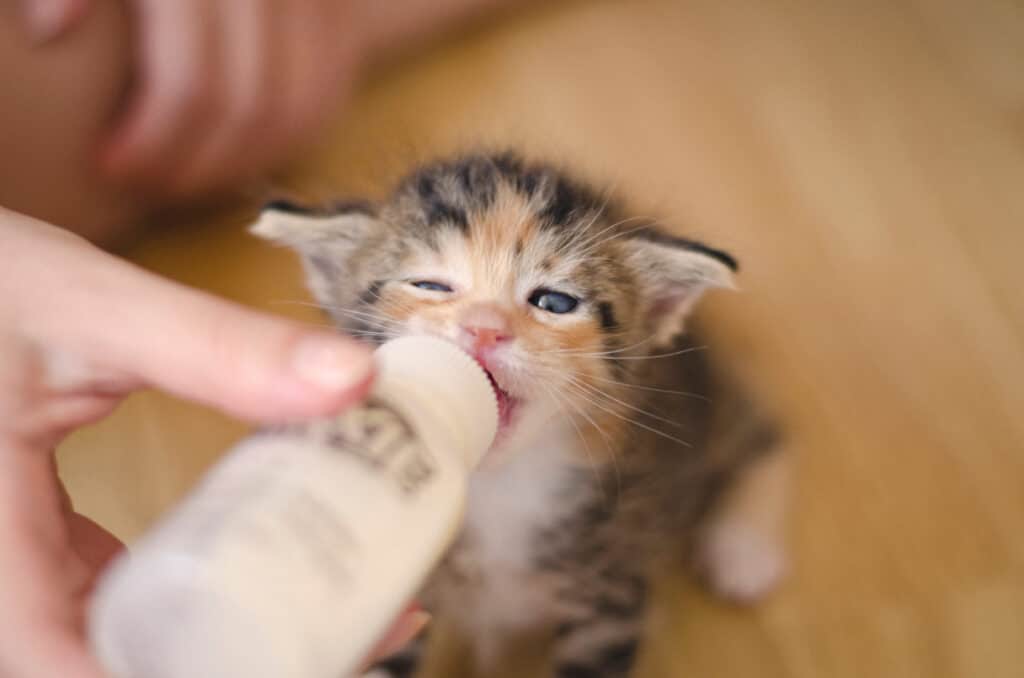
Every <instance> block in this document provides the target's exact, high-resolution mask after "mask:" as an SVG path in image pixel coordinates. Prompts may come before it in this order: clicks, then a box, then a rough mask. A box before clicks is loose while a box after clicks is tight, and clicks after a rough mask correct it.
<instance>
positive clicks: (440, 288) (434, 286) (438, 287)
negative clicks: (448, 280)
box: [412, 280, 452, 292]
mask: <svg viewBox="0 0 1024 678" xmlns="http://www.w3.org/2000/svg"><path fill="white" fill-rule="evenodd" d="M412 286H413V287H418V288H420V289H421V290H430V291H431V292H451V291H452V288H451V286H450V285H445V284H444V283H439V282H434V281H433V280H416V281H414V282H413V283H412Z"/></svg>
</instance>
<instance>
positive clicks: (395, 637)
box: [377, 610, 431, 657]
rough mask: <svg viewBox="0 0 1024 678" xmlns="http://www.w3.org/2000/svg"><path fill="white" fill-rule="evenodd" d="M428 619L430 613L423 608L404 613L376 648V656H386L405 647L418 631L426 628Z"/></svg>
mask: <svg viewBox="0 0 1024 678" xmlns="http://www.w3.org/2000/svg"><path fill="white" fill-rule="evenodd" d="M430 619H431V617H430V614H429V613H427V612H424V611H423V610H417V611H415V612H409V613H408V614H406V615H404V616H403V617H402V618H401V619H399V620H398V623H396V624H395V626H394V627H393V628H392V629H391V632H390V633H389V634H388V638H387V640H385V641H384V642H383V643H381V645H380V646H379V647H378V648H377V654H378V656H380V657H387V656H388V655H390V654H394V653H395V652H398V651H399V650H401V649H402V648H403V647H405V645H406V643H408V642H409V641H410V640H412V639H413V638H415V637H416V636H418V635H419V634H420V631H422V630H423V629H424V628H426V626H427V624H429V623H430Z"/></svg>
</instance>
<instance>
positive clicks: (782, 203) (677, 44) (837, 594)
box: [62, 0, 1024, 678]
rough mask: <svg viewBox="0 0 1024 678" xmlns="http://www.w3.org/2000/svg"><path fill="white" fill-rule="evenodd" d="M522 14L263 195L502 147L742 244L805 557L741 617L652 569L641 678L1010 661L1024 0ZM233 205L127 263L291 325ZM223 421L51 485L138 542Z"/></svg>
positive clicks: (797, 542) (351, 184)
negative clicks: (566, 167)
mask: <svg viewBox="0 0 1024 678" xmlns="http://www.w3.org/2000/svg"><path fill="white" fill-rule="evenodd" d="M540 5H541V6H539V7H536V8H535V9H531V10H528V11H526V12H522V13H514V14H512V15H511V16H510V17H508V18H506V19H504V20H502V21H501V22H499V23H497V24H494V25H489V26H483V27H480V28H479V29H475V30H473V31H470V32H469V33H467V34H465V35H463V36H461V37H459V38H458V39H456V40H453V41H451V42H450V43H448V44H446V45H444V46H442V47H440V48H438V49H435V50H433V51H431V52H429V53H427V54H421V55H418V56H415V57H413V58H411V59H408V60H405V61H402V62H400V63H398V64H395V65H394V66H393V67H391V68H389V69H387V71H386V72H384V73H381V74H379V75H378V76H377V77H376V78H374V80H373V81H372V82H371V83H369V85H368V86H367V87H366V88H365V89H364V90H363V91H362V92H361V93H360V95H359V96H358V97H357V99H356V101H355V102H354V103H353V104H352V105H351V106H350V107H349V108H348V109H347V111H346V113H345V115H344V116H343V117H342V118H341V119H340V124H339V126H338V128H337V130H336V132H335V133H333V134H332V136H331V137H330V138H329V139H326V140H324V142H323V143H322V145H321V146H320V147H319V148H318V149H317V151H316V152H315V153H312V154H310V155H309V157H308V158H305V159H304V161H303V162H302V163H301V166H299V167H297V168H296V169H295V171H294V172H292V173H290V174H289V175H287V176H286V177H284V178H282V180H281V181H280V182H279V184H278V185H277V186H276V188H278V189H284V188H286V189H290V190H294V191H297V192H298V193H299V194H300V195H304V196H307V197H314V198H322V197H326V196H329V195H332V194H341V195H352V194H361V193H364V192H365V193H371V194H372V193H379V192H380V190H381V189H382V187H383V186H384V185H385V184H386V183H387V182H388V181H389V179H390V178H392V177H393V176H394V175H395V174H396V173H397V172H400V171H401V170H402V169H403V168H404V167H406V166H407V165H408V164H409V163H410V162H411V161H413V160H414V159H416V158H422V157H427V156H429V155H431V154H433V153H436V152H440V151H448V150H452V149H456V148H463V147H466V146H470V145H474V144H478V143H480V142H486V143H489V144H495V145H497V144H502V145H505V144H508V145H514V146H519V147H523V148H525V149H526V150H527V151H530V152H534V153H539V154H541V155H543V156H545V157H553V158H555V159H560V160H564V161H565V162H567V163H569V164H571V165H575V166H578V167H580V168H581V169H582V171H583V172H584V173H585V174H587V175H589V176H592V177H594V178H596V179H599V180H602V181H607V182H610V183H612V184H614V185H615V186H617V187H618V189H619V190H620V191H621V192H623V193H625V194H627V195H630V196H632V197H633V198H635V200H636V201H637V202H638V203H640V204H643V205H649V206H650V207H649V209H650V213H651V214H654V215H660V216H662V217H664V220H665V222H666V223H670V224H672V225H674V226H675V227H678V228H679V229H680V230H681V231H685V232H688V233H690V234H693V235H696V236H699V237H703V238H706V239H708V240H709V241H711V242H713V243H715V244H717V245H720V246H723V247H725V248H727V249H730V250H731V251H733V252H735V253H736V254H737V255H738V256H739V257H740V259H741V260H742V262H743V265H744V268H743V272H742V276H741V279H740V284H741V286H742V288H743V293H742V294H738V295H726V294H720V295H716V296H714V297H712V298H711V299H710V303H709V304H708V307H707V308H708V311H709V313H708V315H709V316H711V318H712V320H713V321H714V323H715V327H716V328H717V330H716V334H715V341H716V342H718V343H719V344H721V345H722V346H725V347H731V348H732V349H733V350H734V355H735V360H736V362H737V363H738V365H739V367H740V369H741V370H742V371H743V372H744V373H745V374H747V375H749V377H750V378H751V379H752V380H753V382H754V383H755V384H756V386H757V388H759V389H760V391H761V392H762V393H763V394H764V395H765V397H767V398H769V399H770V400H771V402H773V403H774V404H775V405H776V406H777V408H778V410H779V411H780V412H781V413H782V414H783V416H784V417H785V418H786V420H787V421H788V422H789V424H790V426H791V428H792V431H793V435H794V446H795V448H796V452H797V455H798V458H799V459H798V461H799V488H798V492H797V496H796V499H795V508H796V510H795V514H794V519H793V530H792V532H793V552H794V558H795V572H794V575H793V577H792V579H791V580H790V581H789V583H788V584H787V585H786V586H785V587H784V589H783V590H782V591H780V592H779V594H778V595H776V596H775V597H773V598H772V599H771V600H770V601H769V602H767V603H765V604H763V605H761V606H758V607H756V608H753V609H735V608H731V607H728V606H724V605H722V604H720V603H718V602H716V601H714V600H712V599H711V598H709V597H707V596H706V595H705V594H703V593H702V592H701V591H699V590H698V589H697V588H696V587H694V586H693V585H691V584H690V583H688V581H687V580H686V578H685V577H683V576H682V575H681V576H680V577H679V578H678V579H673V580H671V581H667V582H665V583H664V584H663V585H662V586H661V588H660V590H659V592H658V593H659V595H658V596H657V605H656V610H655V614H654V625H653V626H654V629H653V634H652V635H653V637H652V640H651V642H650V644H649V645H648V646H647V648H646V650H645V654H644V658H643V661H642V666H641V670H640V675H641V676H647V677H652V678H653V677H655V676H696V677H700V678H733V677H743V678H749V677H752V676H758V677H761V676H764V677H769V678H770V677H776V676H778V677H781V676H793V677H798V678H822V677H828V678H843V677H847V676H848V677H850V678H863V677H871V678H884V677H890V676H891V677H893V678H908V677H913V676H921V677H924V678H953V677H963V678H968V677H970V678H1002V677H1004V676H1005V677H1010V676H1022V675H1024V529H1022V528H1024V293H1022V289H1021V287H1022V284H1024V275H1022V274H1021V272H1020V269H1021V265H1022V258H1024V5H1021V4H1020V3H1016V2H1014V1H1013V0H982V1H979V2H963V1H960V0H900V1H897V2H882V1H881V0H879V1H871V2H863V1H861V0H846V1H837V0H829V1H828V2H821V1H820V0H788V1H786V0H778V1H771V0H769V1H757V0H748V1H747V2H741V1H739V0H728V1H723V0H686V1H678V2H675V1H671V0H663V1H657V0H648V1H642V0H629V1H624V2H601V1H591V2H577V3H572V2H567V3H554V2H551V3H544V2H542V3H540ZM250 206H251V205H250ZM247 209H248V208H230V209H226V210H224V211H223V212H221V213H219V214H218V215H216V216H214V217H210V218H205V219H204V220H203V221H204V223H202V224H190V225H185V223H184V222H185V221H186V220H184V219H182V220H181V221H182V225H180V226H177V227H175V228H171V229H169V230H165V231H164V232H162V233H161V234H159V235H158V236H155V237H153V238H151V239H149V240H147V241H146V242H144V243H142V244H141V245H140V246H139V247H137V248H136V249H135V250H134V251H133V257H134V258H136V259H137V260H138V261H139V262H141V263H142V264H143V265H145V266H147V267H150V268H152V269H154V270H156V271H159V272H161V273H164V274H166V275H168V276H171V277H174V278H177V279H179V280H182V281H185V282H187V283H190V284H193V285H197V286H200V287H203V288H207V289H210V290H213V291H215V292H217V293H219V294H222V295H225V296H227V297H230V298H234V299H238V300H241V301H244V302H246V303H250V304H253V305H255V306H258V307H261V308H264V309H268V310H271V311H273V312H277V313H281V314H287V315H291V316H293V317H298V318H303V319H308V320H311V321H312V320H313V319H314V316H313V315H310V314H308V313H307V312H306V311H305V310H303V309H301V308H300V307H298V306H295V305H292V304H289V303H287V302H288V300H296V299H306V298H307V297H306V296H305V293H304V292H303V291H302V289H301V286H300V285H299V282H298V272H297V268H296V266H295V264H294V262H293V261H292V260H291V258H290V257H289V256H288V255H287V254H286V253H285V252H282V251H276V250H273V249H271V248H269V247H267V246H265V245H263V244H261V243H257V242H255V241H253V240H251V239H250V238H248V237H247V236H246V235H245V234H244V233H243V230H242V228H241V225H242V223H243V222H244V219H245V217H246V214H247ZM242 430H243V429H242V427H241V426H240V425H239V424H236V423H233V422H229V421H227V420H225V419H223V418H222V417H220V416H218V415H216V414H213V413H211V412H208V411H205V410H202V409H199V408H197V407H194V406H190V405H186V404H183V403H180V402H176V401H173V400H171V399H169V398H165V397H162V396H158V395H153V394H146V395H143V396H139V397H136V398H134V399H132V400H130V401H129V402H128V403H126V404H125V405H124V407H123V408H122V409H121V410H120V411H119V412H118V413H117V414H116V415H115V416H114V417H113V418H112V419H110V420H109V421H107V422H105V423H104V424H102V425H101V426H98V427H95V428H93V429H91V430H88V431H84V432H81V433H80V434H78V435H76V437H74V438H73V439H72V440H70V441H69V442H68V443H67V444H66V445H65V447H64V449H63V451H62V468H63V472H64V475H65V477H66V478H67V479H68V481H69V483H70V486H71V489H72V493H73V494H74V496H75V498H76V501H77V502H78V504H79V506H80V507H81V508H82V509H84V510H85V511H86V512H87V513H89V514H90V515H92V516H94V517H96V518H97V519H99V520H100V521H101V522H103V523H105V524H107V525H109V526H111V527H112V528H113V529H114V530H115V531H116V532H117V533H118V534H120V535H121V536H123V537H126V538H132V537H134V536H136V535H137V534H139V532H140V530H141V529H142V528H143V527H144V526H145V525H147V524H148V523H149V522H150V521H151V520H152V519H153V517H154V516H155V515H157V514H158V512H159V511H160V510H162V509H163V508H165V507H166V506H167V505H168V504H169V503H170V502H171V501H173V500H174V499H175V498H176V497H178V496H179V495H180V494H181V493H182V492H183V491H184V490H185V488H187V487H188V485H189V483H190V482H192V481H193V480H194V479H195V477H196V475H197V474H198V473H199V472H200V471H201V470H202V469H203V468H204V467H205V466H206V465H207V464H208V463H209V462H210V461H211V460H212V459H213V458H215V456H216V454H217V453H218V451H220V450H221V449H223V448H224V447H225V445H227V444H228V443H229V441H231V440H233V439H234V438H235V437H237V436H238V435H239V434H240V433H241V432H242Z"/></svg>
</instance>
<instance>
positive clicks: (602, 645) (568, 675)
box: [552, 578, 647, 678]
mask: <svg viewBox="0 0 1024 678" xmlns="http://www.w3.org/2000/svg"><path fill="white" fill-rule="evenodd" d="M599 587H600V588H604V589H605V590H604V591H600V590H599V591H597V592H596V595H595V596H593V597H592V598H591V599H590V600H588V601H587V602H586V604H585V605H584V606H582V607H577V608H576V609H575V610H574V612H573V613H572V614H570V615H567V618H566V619H564V620H562V621H561V623H560V624H559V625H558V626H557V629H556V632H555V645H554V652H553V655H552V661H553V665H552V667H553V674H554V678H625V677H626V676H628V675H629V673H630V671H631V670H632V668H633V663H634V660H635V658H636V653H637V649H638V647H639V644H640V636H641V632H642V630H643V624H644V616H645V610H646V602H647V601H646V582H644V581H643V580H642V579H640V578H631V579H629V580H625V581H622V582H616V583H615V584H613V585H611V586H608V585H607V582H603V583H601V584H599Z"/></svg>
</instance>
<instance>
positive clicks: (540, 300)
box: [528, 287, 580, 313]
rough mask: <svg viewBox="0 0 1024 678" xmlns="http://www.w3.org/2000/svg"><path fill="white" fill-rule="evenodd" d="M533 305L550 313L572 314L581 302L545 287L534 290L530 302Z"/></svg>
mask: <svg viewBox="0 0 1024 678" xmlns="http://www.w3.org/2000/svg"><path fill="white" fill-rule="evenodd" d="M528 301H529V302H530V303H531V304H533V305H534V306H536V307H537V308H539V309H540V310H542V311H547V312H548V313H572V311H574V310H575V309H576V306H578V305H579V303H580V300H579V299H577V298H576V297H574V296H571V295H568V294H565V293H564V292H555V291H554V290H547V289H544V288H543V287H542V288H540V289H539V290H534V291H533V294H531V295H530V298H529V300H528Z"/></svg>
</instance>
